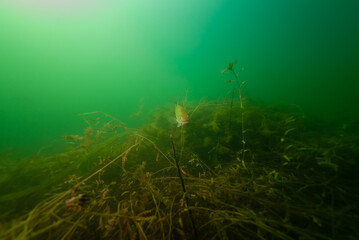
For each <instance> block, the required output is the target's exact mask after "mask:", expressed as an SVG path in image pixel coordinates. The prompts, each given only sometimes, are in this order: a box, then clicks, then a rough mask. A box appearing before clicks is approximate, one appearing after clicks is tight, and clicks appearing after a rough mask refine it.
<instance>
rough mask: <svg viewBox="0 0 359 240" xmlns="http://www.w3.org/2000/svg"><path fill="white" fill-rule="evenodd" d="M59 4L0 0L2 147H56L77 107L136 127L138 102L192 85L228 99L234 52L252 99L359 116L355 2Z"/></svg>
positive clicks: (70, 128)
mask: <svg viewBox="0 0 359 240" xmlns="http://www.w3.org/2000/svg"><path fill="white" fill-rule="evenodd" d="M26 2H27V3H26ZM60 2H61V1H55V0H53V1H48V2H46V1H44V2H42V1H36V0H32V1H21V0H18V1H3V2H2V3H1V5H0V29H1V31H0V53H1V55H0V65H1V72H0V116H1V118H0V124H1V126H3V129H2V131H1V138H0V149H9V148H13V149H15V151H17V152H24V151H26V152H27V153H30V152H35V151H37V150H39V149H40V148H41V147H43V146H45V145H46V146H48V145H56V143H57V139H59V138H60V137H61V136H62V135H64V134H69V133H74V132H78V131H80V130H81V131H82V128H83V126H84V125H83V122H82V120H81V119H80V118H79V117H78V116H77V114H79V113H84V112H89V111H97V110H100V111H104V112H107V113H109V114H113V115H116V116H117V117H118V118H120V119H121V120H123V121H125V122H126V123H127V124H129V125H132V126H136V124H137V125H138V123H139V122H141V119H138V118H137V119H131V118H129V116H130V115H131V114H133V113H136V112H137V111H138V105H139V102H140V100H141V99H143V102H144V107H143V112H148V111H151V110H152V109H154V108H155V107H158V106H161V105H167V104H174V103H176V102H177V100H178V99H181V98H182V99H183V97H184V96H185V94H186V91H187V90H188V98H189V99H194V100H195V99H200V98H203V97H207V98H209V99H217V98H221V97H224V96H226V94H228V89H226V86H225V84H224V80H223V76H222V75H221V73H220V71H219V70H220V69H222V68H224V67H225V66H226V65H227V63H228V62H230V61H233V60H234V59H237V60H238V61H239V63H240V64H241V65H242V66H243V67H244V68H245V71H244V72H243V79H244V80H246V81H247V82H246V88H245V91H246V92H247V96H249V97H251V98H252V99H255V100H261V101H265V102H279V103H285V104H293V105H298V107H300V108H302V109H303V111H304V112H305V113H306V114H312V115H315V116H317V117H322V118H336V119H345V118H350V119H353V118H356V119H357V118H358V111H356V105H357V104H356V103H357V102H359V97H358V94H357V89H358V81H357V79H358V76H359V73H358V72H359V70H358V69H359V67H358V54H359V50H358V49H359V48H358V44H357V43H358V40H359V19H358V15H357V12H358V10H359V4H358V2H357V1H355V0H354V1H346V2H345V3H342V2H341V1H314V2H313V1H284V0H283V1H229V0H228V1H189V0H186V1H160V0H154V1H150V0H148V1H106V3H104V2H102V1H95V0H94V1H89V2H87V1H65V2H64V3H63V4H61V3H60ZM143 116H145V115H141V117H142V118H143Z"/></svg>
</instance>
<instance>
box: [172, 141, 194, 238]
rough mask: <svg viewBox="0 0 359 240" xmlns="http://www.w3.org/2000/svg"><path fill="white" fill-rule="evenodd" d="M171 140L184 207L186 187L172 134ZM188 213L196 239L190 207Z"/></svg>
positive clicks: (186, 198)
mask: <svg viewBox="0 0 359 240" xmlns="http://www.w3.org/2000/svg"><path fill="white" fill-rule="evenodd" d="M171 142H172V148H173V156H174V159H175V161H176V167H177V171H178V176H179V178H180V180H181V185H182V191H183V194H184V198H185V201H186V207H187V208H188V206H189V204H188V197H187V195H186V187H185V185H184V181H183V177H182V173H181V170H180V167H179V164H178V160H177V156H176V148H175V144H174V142H173V136H172V135H171ZM188 214H189V217H190V219H191V223H192V228H193V231H194V235H195V238H196V239H198V233H197V229H196V225H195V223H194V220H193V214H192V210H191V209H188Z"/></svg>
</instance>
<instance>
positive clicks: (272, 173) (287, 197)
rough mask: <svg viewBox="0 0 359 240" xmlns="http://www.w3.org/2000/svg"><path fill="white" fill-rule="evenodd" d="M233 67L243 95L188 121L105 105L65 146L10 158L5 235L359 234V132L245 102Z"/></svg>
mask: <svg viewBox="0 0 359 240" xmlns="http://www.w3.org/2000/svg"><path fill="white" fill-rule="evenodd" d="M231 64H232V65H231ZM231 64H229V66H228V67H227V68H226V69H225V70H224V71H226V72H228V73H230V74H231V76H232V75H234V78H235V79H234V80H230V82H233V83H235V84H236V89H234V91H233V97H232V99H231V96H230V97H229V99H225V100H224V101H201V102H200V103H196V102H187V101H186V104H185V105H184V104H182V105H177V106H176V107H175V115H176V120H177V125H179V127H176V125H175V124H173V123H172V122H171V121H170V120H169V119H171V118H172V119H173V117H174V116H173V115H174V113H173V112H174V111H173V110H174V109H173V106H164V107H162V108H160V109H158V110H157V111H155V112H154V113H153V114H152V115H151V118H150V119H151V120H149V123H148V124H145V125H143V126H141V127H140V128H138V129H134V128H129V127H128V126H127V125H126V124H125V123H123V122H122V121H120V120H118V119H117V118H115V117H113V116H111V115H109V114H106V113H104V112H100V111H97V112H91V113H85V114H82V115H81V117H82V118H84V120H85V122H86V123H87V128H86V129H85V131H84V132H83V134H79V135H67V136H64V141H65V142H66V144H67V147H66V150H64V151H63V152H62V153H59V154H54V155H51V156H42V155H40V154H37V155H35V156H32V157H31V158H30V159H25V160H23V161H21V162H20V163H19V164H18V165H16V164H13V163H12V162H11V161H10V160H11V159H9V157H8V156H7V155H4V156H5V157H3V159H0V160H1V161H0V189H1V190H0V193H1V194H0V213H1V215H0V239H156V240H157V239H168V240H170V239H220V240H222V239H223V240H224V239H285V240H287V239H323V240H324V239H358V238H359V233H358V229H357V220H358V219H359V215H358V212H359V209H358V204H357V201H358V196H359V192H358V188H357V187H356V185H355V184H353V182H354V177H355V176H356V174H357V169H358V168H357V166H358V165H357V164H358V163H357V159H359V150H358V149H359V147H358V143H359V137H358V133H356V132H354V131H344V130H343V129H335V128H333V127H331V128H329V127H324V126H323V127H322V128H321V127H318V126H321V125H320V124H318V123H317V122H316V120H312V119H310V118H309V117H308V116H305V115H303V113H302V112H298V111H297V109H292V108H290V107H286V106H277V105H276V106H273V105H264V104H257V103H253V102H251V101H243V96H242V93H241V90H242V86H243V82H240V80H239V75H238V71H235V70H234V69H235V68H234V66H235V64H236V62H234V63H231ZM237 94H238V96H239V101H234V100H233V98H234V96H236V95H237ZM228 103H230V109H229V108H228ZM187 112H188V113H190V114H188V115H187ZM141 116H143V115H141ZM168 136H171V139H170V140H171V143H172V146H171V144H169V139H168ZM176 142H177V143H178V145H181V146H180V147H181V150H180V151H181V152H182V154H178V155H181V156H178V155H177V154H176V148H175V143H176ZM180 143H181V144H180ZM178 149H179V148H178ZM249 150H250V151H249ZM178 152H179V151H178ZM0 156H3V155H1V154H0ZM179 157H180V158H179ZM248 162H250V163H251V164H247V163H248ZM179 163H180V164H179ZM15 209H16V211H15ZM10 210H12V211H10Z"/></svg>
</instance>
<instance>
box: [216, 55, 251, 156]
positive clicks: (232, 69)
mask: <svg viewBox="0 0 359 240" xmlns="http://www.w3.org/2000/svg"><path fill="white" fill-rule="evenodd" d="M236 64H237V60H236V61H234V62H232V63H229V65H228V67H227V68H225V69H222V70H221V72H222V73H227V72H229V73H231V74H232V75H233V76H234V78H235V79H234V80H228V81H227V83H231V82H234V83H236V84H237V89H238V90H235V89H233V91H232V98H231V105H230V111H229V131H231V123H232V108H233V100H234V94H237V95H238V96H239V106H240V110H241V120H242V129H241V132H242V140H241V142H242V150H241V161H244V155H245V152H246V151H247V150H246V140H245V135H244V134H245V130H244V107H243V98H242V90H241V89H242V86H243V84H244V83H245V81H242V82H240V81H239V73H240V72H241V71H243V70H244V68H243V67H241V68H240V71H237V70H236V68H235V66H236Z"/></svg>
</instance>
